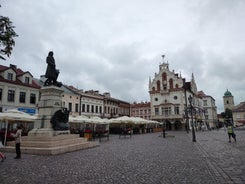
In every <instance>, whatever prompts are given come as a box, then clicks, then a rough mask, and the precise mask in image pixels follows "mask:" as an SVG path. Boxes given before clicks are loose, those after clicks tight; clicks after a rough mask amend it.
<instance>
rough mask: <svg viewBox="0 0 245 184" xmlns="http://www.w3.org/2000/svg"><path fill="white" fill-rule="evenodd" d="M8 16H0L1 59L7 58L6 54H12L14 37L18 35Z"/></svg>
mask: <svg viewBox="0 0 245 184" xmlns="http://www.w3.org/2000/svg"><path fill="white" fill-rule="evenodd" d="M14 28H15V27H14V26H13V25H12V22H11V21H10V19H9V18H8V17H4V16H0V59H3V60H5V57H4V56H5V55H6V56H8V57H9V56H10V55H11V53H12V50H13V47H14V46H15V41H14V37H17V36H18V35H17V34H16V33H15V31H14Z"/></svg>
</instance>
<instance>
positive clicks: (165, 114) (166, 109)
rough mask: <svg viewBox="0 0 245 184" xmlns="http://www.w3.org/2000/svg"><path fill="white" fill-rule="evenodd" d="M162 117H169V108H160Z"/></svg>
mask: <svg viewBox="0 0 245 184" xmlns="http://www.w3.org/2000/svg"><path fill="white" fill-rule="evenodd" d="M162 115H163V116H165V117H167V116H169V115H171V107H163V108H162Z"/></svg>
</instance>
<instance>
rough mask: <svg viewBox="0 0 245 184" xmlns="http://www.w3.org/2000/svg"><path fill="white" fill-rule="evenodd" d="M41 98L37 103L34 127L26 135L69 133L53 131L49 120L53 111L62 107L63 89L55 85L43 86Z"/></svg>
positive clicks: (67, 132) (66, 132)
mask: <svg viewBox="0 0 245 184" xmlns="http://www.w3.org/2000/svg"><path fill="white" fill-rule="evenodd" d="M40 93H41V99H40V101H39V103H38V113H39V114H38V117H37V120H36V121H35V123H34V129H33V130H31V131H30V132H29V133H28V136H42V137H43V136H54V135H57V134H69V133H70V132H69V130H67V131H54V130H53V128H52V125H51V123H50V120H51V118H52V116H53V115H54V113H55V112H56V111H58V110H60V109H62V96H61V95H62V93H63V90H62V89H61V88H59V87H56V86H47V87H43V88H41V90H40Z"/></svg>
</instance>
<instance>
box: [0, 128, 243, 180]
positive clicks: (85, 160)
mask: <svg viewBox="0 0 245 184" xmlns="http://www.w3.org/2000/svg"><path fill="white" fill-rule="evenodd" d="M236 133H237V142H236V143H235V142H231V143H229V142H228V136H227V132H225V131H224V130H219V131H217V130H213V131H206V132H196V139H197V142H196V143H193V142H192V134H191V132H190V133H189V134H187V133H186V132H174V131H170V132H168V137H167V138H165V139H164V138H162V137H161V136H160V135H161V134H160V133H148V134H138V135H133V136H132V138H129V137H127V138H123V137H121V138H120V139H119V137H118V135H111V136H110V140H109V141H106V140H102V142H101V144H100V146H98V147H95V148H91V149H85V150H80V151H76V152H71V153H66V154H62V155H55V156H40V155H39V156H37V155H28V154H23V155H22V158H21V159H19V160H15V159H13V158H14V157H15V154H14V153H5V154H6V156H7V159H6V160H5V161H4V162H0V183H1V184H2V183H3V184H15V183H21V184H22V183H23V184H24V183H25V184H28V183H30V184H39V183H40V184H41V183H45V184H51V183H62V184H66V183H82V184H103V183H105V184H117V183H118V184H141V183H143V184H165V183H166V184H168V183H170V184H178V183H187V184H190V183H194V184H197V183H205V184H208V183H210V184H211V183H213V184H216V183H229V184H230V183H239V184H243V183H245V131H237V132H236Z"/></svg>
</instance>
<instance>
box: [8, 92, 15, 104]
mask: <svg viewBox="0 0 245 184" xmlns="http://www.w3.org/2000/svg"><path fill="white" fill-rule="evenodd" d="M14 94H15V91H14V90H8V102H14Z"/></svg>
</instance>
